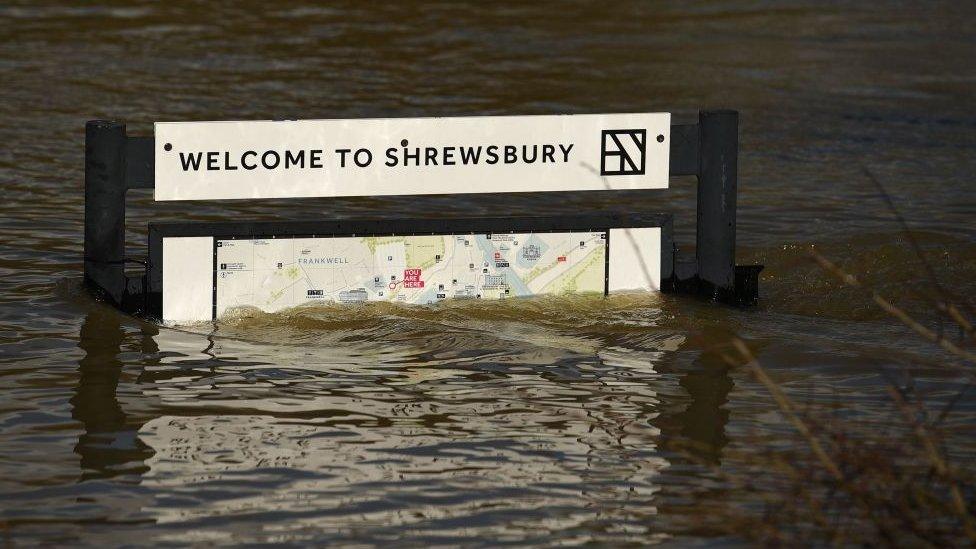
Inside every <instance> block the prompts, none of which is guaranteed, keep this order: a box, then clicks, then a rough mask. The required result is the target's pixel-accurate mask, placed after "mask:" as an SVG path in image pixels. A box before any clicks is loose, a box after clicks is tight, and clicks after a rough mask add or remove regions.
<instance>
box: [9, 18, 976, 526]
mask: <svg viewBox="0 0 976 549" xmlns="http://www.w3.org/2000/svg"><path fill="white" fill-rule="evenodd" d="M974 11H976V10H974V8H973V6H972V5H970V4H967V3H957V2H926V3H913V2H898V1H887V2H881V3H871V4H864V3H859V2H837V3H830V4H825V3H822V2H802V1H790V2H760V3H756V2H723V3H718V2H687V3H683V4H682V5H681V6H675V5H672V4H670V3H647V2H633V3H623V4H613V5H611V4H606V3H595V4H594V3H586V2H570V3H559V4H547V3H493V4H491V5H487V4H483V3H481V4H478V5H472V6H455V5H450V4H442V3H434V2H420V3H409V4H406V5H394V6H390V7H381V6H379V5H374V3H341V4H338V5H336V6H333V7H330V8H322V7H314V6H298V5H289V6H288V7H285V6H278V5H277V4H273V3H272V4H269V3H258V2H251V3H241V4H239V5H237V6H236V7H230V8H227V7H224V8H221V9H217V8H216V7H214V6H213V5H212V4H211V3H202V2H201V3H182V4H180V5H179V6H175V7H172V8H163V7H160V6H158V5H156V4H155V3H148V2H146V3H140V2H135V3H124V4H123V3H117V4H114V3H113V4H85V5H84V6H76V5H68V4H58V3H53V2H23V3H19V2H15V3H13V4H11V3H7V4H5V5H4V6H2V7H0V80H2V82H3V83H2V85H0V186H2V190H3V200H2V201H0V304H2V305H0V379H2V383H0V386H2V392H0V540H9V541H11V542H13V543H20V542H38V541H40V542H48V543H69V542H70V543H85V544H92V545H94V544H112V545H115V544H141V543H147V544H148V543H160V542H171V543H179V544H184V543H194V542H199V543H204V542H220V543H242V542H292V543H295V544H311V543H315V544H322V543H326V542H346V543H364V544H380V543H388V542H390V541H392V540H400V541H401V542H409V543H412V544H418V545H419V544H429V543H464V544H475V545H477V544H483V545H498V544H504V543H512V544H526V543H529V544H531V543H537V544H552V543H557V542H559V543H586V542H599V543H613V544H619V543H623V542H652V541H665V542H666V541H674V540H678V541H683V542H690V541H707V540H713V538H714V536H722V539H724V540H726V541H730V542H735V541H737V540H739V539H741V538H739V537H737V536H736V535H734V534H729V533H728V532H725V531H723V529H722V528H721V526H722V525H721V524H716V521H715V520H712V517H714V516H715V515H714V512H715V510H716V509H722V510H724V511H726V512H728V511H729V510H730V509H731V510H734V509H735V508H736V507H737V506H742V507H743V508H746V507H747V506H746V503H747V502H748V498H747V496H746V495H745V494H743V493H741V492H740V491H737V490H736V489H735V488H734V487H732V486H730V485H727V484H723V482H722V480H721V476H719V475H717V473H716V470H717V471H719V472H724V473H728V474H735V472H736V471H739V470H744V469H742V467H744V466H745V465H744V464H743V463H741V460H740V459H739V458H737V457H736V456H740V455H741V453H742V452H743V451H744V450H749V449H750V448H752V447H753V445H754V444H755V441H756V440H757V439H764V438H766V439H774V440H775V439H776V438H777V437H781V436H783V434H784V433H786V432H788V431H789V429H788V427H787V426H786V425H785V423H784V422H783V420H782V418H781V417H780V416H779V415H778V414H777V413H776V408H775V404H773V402H772V401H771V400H770V399H769V398H768V396H767V394H766V393H765V391H764V390H763V389H762V387H761V386H759V385H758V384H757V383H755V382H754V381H753V380H752V379H750V377H749V376H748V375H747V373H745V372H744V371H741V370H739V369H730V368H729V367H728V365H727V363H726V362H725V361H724V360H723V359H722V356H721V354H722V353H723V352H727V351H728V344H729V341H730V339H731V338H732V337H733V336H734V335H738V336H740V337H743V338H744V339H746V340H747V341H748V342H749V344H750V346H751V347H752V348H753V350H754V352H755V353H756V355H757V356H758V358H759V360H760V361H762V363H763V364H764V365H765V366H766V367H767V368H768V369H769V370H770V372H771V373H772V375H774V376H775V377H776V378H777V379H779V380H781V381H782V382H783V384H784V388H785V389H786V390H787V391H788V393H789V394H790V395H791V396H792V397H793V398H795V399H796V400H797V401H798V402H802V403H805V405H810V406H814V405H818V404H821V403H822V404H823V405H825V406H826V405H839V406H840V407H841V408H842V410H843V413H844V414H845V415H846V417H849V418H853V419H855V420H856V421H862V422H865V423H867V422H871V421H883V420H884V419H885V418H887V417H888V414H889V413H890V408H891V407H890V403H889V400H888V393H887V387H888V383H889V379H890V376H891V373H892V372H895V373H898V375H902V374H904V373H905V372H908V373H910V374H912V375H913V377H914V378H915V384H916V386H917V387H918V389H919V390H920V391H921V392H922V394H924V395H925V398H926V399H927V402H928V404H929V405H931V406H932V407H933V408H934V407H938V406H940V405H943V404H945V402H947V401H948V399H950V398H951V397H952V396H953V395H954V394H955V392H956V391H957V390H958V389H959V387H960V386H961V384H962V383H963V382H962V380H961V379H959V378H958V377H957V375H956V374H954V373H952V371H951V370H946V369H945V368H943V367H942V364H943V362H944V361H945V357H944V356H942V355H940V354H938V353H935V352H933V351H932V350H931V348H930V347H929V346H928V345H926V344H924V343H922V342H919V341H918V340H917V338H915V337H913V336H912V335H911V334H910V333H909V332H908V331H907V330H906V329H905V328H903V327H902V326H901V325H900V324H898V323H897V322H895V321H893V320H891V319H889V318H888V317H886V316H885V315H884V314H883V313H881V312H880V311H878V310H877V309H876V308H875V307H874V306H873V304H872V303H871V302H870V301H869V300H868V299H867V298H865V297H864V296H862V295H861V294H859V293H858V292H856V291H853V290H850V289H845V288H842V287H840V286H839V285H838V284H837V283H836V282H834V281H832V280H830V279H829V278H828V277H827V276H825V275H824V274H823V273H822V272H821V271H820V270H819V268H817V267H816V266H814V265H813V264H812V263H811V262H810V261H809V259H808V258H807V254H806V250H807V249H808V248H810V247H811V246H815V247H816V248H817V249H819V250H820V251H821V252H822V253H824V254H825V255H827V256H828V257H831V258H832V259H834V260H835V261H837V262H838V263H840V264H842V265H843V266H844V267H845V268H847V269H849V270H850V271H852V272H854V273H856V274H857V275H858V276H861V277H863V278H864V279H865V280H867V281H868V282H870V283H871V284H873V285H875V286H876V287H877V288H878V289H879V290H880V291H882V292H884V293H885V294H886V295H890V296H891V297H893V298H895V299H897V300H898V302H899V303H901V304H903V305H904V306H906V307H907V308H908V310H910V311H911V312H912V313H913V314H916V315H918V316H919V317H920V318H922V319H923V320H924V321H925V322H927V323H928V324H929V325H932V326H938V324H939V320H938V315H937V314H935V313H933V312H931V307H930V304H929V301H928V299H927V297H926V296H927V295H931V293H932V291H931V290H932V287H933V283H932V282H931V280H930V279H929V278H928V277H927V275H926V274H925V273H924V270H923V269H922V267H921V263H920V262H919V260H918V258H917V256H916V254H915V253H914V252H913V250H912V249H911V247H910V246H908V244H907V243H906V241H905V240H904V238H903V235H902V231H901V228H900V227H899V225H898V224H897V223H896V222H895V221H894V219H893V217H892V214H891V212H890V210H889V209H888V208H887V206H886V204H885V203H884V201H883V200H882V199H881V198H880V197H879V196H878V193H877V189H876V188H875V186H874V185H873V184H872V183H871V182H870V181H869V180H868V179H867V178H866V177H865V174H864V170H865V169H868V170H870V171H871V172H872V173H874V174H875V175H876V176H877V177H878V178H879V180H881V181H882V182H883V183H884V184H885V186H886V187H887V190H888V191H889V193H890V194H891V195H892V197H893V199H894V201H895V203H896V205H897V206H898V208H899V209H900V210H901V212H902V214H903V215H904V216H905V218H906V219H907V220H908V222H909V224H910V225H911V226H912V227H913V228H914V229H915V230H916V231H917V232H916V238H917V239H918V241H919V243H920V246H921V247H922V249H923V250H924V253H925V255H926V257H927V258H928V259H929V261H930V262H931V264H932V267H933V269H934V271H935V272H936V274H937V276H938V277H939V279H940V280H941V283H942V284H943V285H945V286H946V287H948V288H951V289H952V290H953V291H954V292H956V293H957V294H958V295H960V296H964V297H971V296H972V295H974V290H976V283H974V275H976V243H974V237H976V223H973V220H974V219H976V192H974V182H973V174H974V173H976V169H974V168H976V154H974V152H976V115H974V112H976V110H974V94H973V91H974V81H976V62H974V59H976V58H974V57H973V55H972V52H973V51H974V49H976V32H974V30H973V27H972V25H971V24H970V22H971V21H972V20H973V17H974V16H976V13H974ZM701 107H730V108H735V109H738V110H739V111H740V112H741V117H742V119H741V148H742V153H741V159H740V181H741V182H740V187H741V190H740V195H739V262H740V263H752V262H755V263H764V264H765V265H766V266H767V268H766V271H764V273H763V277H762V283H761V287H762V303H761V304H760V306H759V307H757V308H755V309H750V310H734V309H730V308H726V307H716V306H711V305H707V304H703V303H699V302H697V301H694V300H689V299H684V298H676V297H672V296H620V297H613V298H611V299H602V298H549V299H538V300H526V301H522V302H516V301H508V302H505V303H478V304H472V303H457V304H446V305H441V306H438V307H433V308H426V307H414V308H403V307H385V306H378V305H377V306H369V307H357V308H322V309H310V310H300V311H293V312H288V313H282V314H278V315H243V316H238V317H235V318H227V319H224V320H221V321H219V322H217V323H215V324H213V325H210V324H208V325H203V326H194V327H191V328H187V329H172V328H166V327H160V326H157V325H154V324H151V323H146V322H143V321H140V320H137V319H133V318H131V317H127V316H125V315H122V314H120V313H118V312H116V311H115V310H113V309H111V308H109V307H106V306H105V305H103V304H100V303H98V302H96V301H94V300H92V299H91V298H90V297H89V296H88V295H87V294H86V293H85V292H84V291H83V289H82V287H81V242H82V238H81V237H82V221H83V187H82V185H83V165H84V163H83V153H84V146H83V135H84V122H85V121H86V120H88V119H94V118H116V119H123V120H125V121H126V122H127V123H128V125H129V130H130V133H132V134H140V133H142V134H148V133H149V132H150V131H151V128H152V122H153V121H156V120H209V119H269V118H270V119H284V118H326V117H364V116H434V115H467V114H546V113H575V112H626V111H670V112H673V113H674V117H675V119H676V121H677V122H691V121H694V120H695V116H696V112H697V110H698V109H699V108H701ZM672 183H673V187H674V192H673V193H671V194H669V195H668V196H667V197H666V198H662V197H661V196H660V195H658V194H655V195H654V196H653V197H648V196H645V195H642V193H625V194H624V195H623V196H621V195H619V194H618V195H606V194H603V193H596V194H587V195H578V196H568V197H567V196H565V195H560V198H559V199H558V200H551V199H549V198H548V197H543V196H539V195H528V196H524V195H523V196H488V197H486V196H484V195H478V196H475V197H463V196H461V197H425V198H412V199H409V200H407V199H402V198H395V197H384V198H363V199H343V200H323V201H313V202H309V201H302V202H301V204H295V203H290V202H287V201H280V202H263V203H243V202H228V203H216V204H213V203H211V204H195V205H193V206H192V207H186V206H185V205H182V204H181V205H179V206H172V205H166V206H155V205H153V203H152V201H151V196H150V195H148V194H146V193H144V192H133V193H131V196H130V199H129V231H130V233H131V234H130V239H131V242H132V253H133V255H138V254H141V253H143V252H144V243H145V230H146V223H147V221H148V220H149V219H170V220H174V219H178V220H191V221H193V220H197V221H202V220H215V219H222V218H226V216H228V215H232V216H238V217H242V218H259V219H269V218H271V217H273V216H274V215H275V212H281V211H282V208H284V210H283V211H285V212H287V214H286V215H289V216H292V217H298V216H303V217H314V216H328V217H335V216H339V217H355V216H364V215H368V216H370V217H383V216H397V215H410V216H450V215H458V214H462V213H476V214H481V215H491V214H496V215H497V214H498V212H506V213H507V212H512V213H514V214H531V213H536V212H540V213H550V214H557V215H558V214H560V213H575V212H577V211H579V210H581V209H598V210H632V211H634V210H636V211H654V212H656V211H673V212H674V213H675V216H676V223H677V226H676V231H677V237H678V239H679V242H684V243H688V244H690V243H693V230H694V226H693V219H694V204H693V196H694V183H693V181H688V180H686V179H675V180H674V181H673V182H672ZM973 413H974V410H973V403H972V402H971V400H969V399H964V400H963V402H962V403H961V404H960V405H958V407H957V409H956V412H955V414H954V416H953V418H954V421H955V422H956V423H955V425H956V426H957V427H958V428H959V429H961V430H966V429H969V430H970V432H971V429H972V427H973V426H974V425H976V416H974V415H973ZM963 432H965V431H963ZM969 440H970V438H967V437H966V436H961V437H956V438H955V439H953V440H952V441H951V443H950V451H951V452H952V453H953V455H954V456H956V457H957V458H958V459H960V460H963V459H971V458H972V457H973V456H974V455H976V451H974V450H976V449H974V448H973V447H972V446H973V445H972V444H971V443H970V442H969ZM674 441H683V442H690V443H693V444H690V445H689V446H688V447H691V448H694V450H693V451H692V452H678V451H675V450H673V449H671V448H672V446H671V445H670V444H671V443H672V442H674ZM713 541H714V540H713Z"/></svg>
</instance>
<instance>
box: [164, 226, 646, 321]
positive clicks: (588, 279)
mask: <svg viewBox="0 0 976 549" xmlns="http://www.w3.org/2000/svg"><path fill="white" fill-rule="evenodd" d="M660 284H661V229H660V228H657V227H645V228H619V229H609V230H602V231H566V232H533V233H491V234H484V233H481V234H447V235H427V234H425V235H404V236H396V235H393V236H362V237H294V238H293V237H288V236H283V237H278V238H270V239H269V238H261V239H251V238H240V239H221V238H214V237H189V238H188V237H169V238H164V239H163V311H162V313H163V319H164V320H165V321H167V322H174V323H186V322H196V321H207V320H211V319H213V318H216V317H219V316H221V315H223V314H224V313H225V312H226V311H228V310H230V309H233V308H235V307H256V308H258V309H261V310H263V311H266V312H275V311H280V310H283V309H287V308H290V307H295V306H299V305H306V304H311V303H316V302H318V303H352V302H362V301H392V302H399V303H411V304H431V303H436V302H438V301H441V300H444V299H459V298H460V299H465V298H466V299H504V298H508V297H520V296H534V295H545V294H567V293H598V294H603V293H605V292H616V291H624V290H658V289H659V288H660Z"/></svg>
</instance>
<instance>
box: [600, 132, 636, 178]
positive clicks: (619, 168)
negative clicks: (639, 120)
mask: <svg viewBox="0 0 976 549" xmlns="http://www.w3.org/2000/svg"><path fill="white" fill-rule="evenodd" d="M646 151H647V130H603V154H602V155H601V157H600V175H644V153H645V152H646Z"/></svg>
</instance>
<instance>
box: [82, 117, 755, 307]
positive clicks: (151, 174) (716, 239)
mask: <svg viewBox="0 0 976 549" xmlns="http://www.w3.org/2000/svg"><path fill="white" fill-rule="evenodd" d="M738 127H739V114H738V112H736V111H732V110H711V111H700V112H699V113H698V121H697V122H696V123H691V124H673V123H672V124H671V126H670V134H669V142H668V145H669V153H668V157H669V159H668V172H669V173H668V175H669V177H674V176H694V177H695V178H696V180H697V189H696V206H697V208H696V211H697V215H696V217H695V227H696V231H695V251H694V253H693V254H684V253H681V252H680V250H679V249H678V248H677V247H674V249H673V253H674V257H673V261H672V262H671V264H672V265H673V270H672V271H671V276H670V277H668V278H665V276H664V272H663V269H664V268H665V266H664V264H662V280H661V291H662V292H665V293H678V294H685V295H692V296H697V297H700V298H703V299H707V300H710V301H715V302H722V303H727V304H731V305H735V306H750V305H754V304H755V303H756V302H757V301H758V298H759V272H760V271H761V270H762V268H763V267H762V265H736V262H735V250H736V202H737V194H738V174H737V171H738V149H739V137H738ZM647 138H648V139H650V135H648V136H647ZM621 161H622V160H621ZM155 162H156V140H155V138H154V137H153V136H130V135H127V133H126V126H125V124H124V123H123V122H120V121H115V120H91V121H89V122H87V123H86V125H85V228H84V247H83V254H84V255H83V262H84V285H85V286H86V287H87V288H88V289H89V290H90V291H91V292H92V293H93V294H94V295H95V296H96V297H98V298H101V299H104V300H105V301H107V302H109V303H110V304H112V305H114V306H116V307H118V308H120V309H122V310H123V311H125V312H127V313H131V314H137V315H144V316H149V317H152V314H151V311H153V310H154V308H153V304H152V301H153V298H151V296H152V295H153V290H154V289H155V288H154V285H153V281H152V280H151V279H152V278H153V277H152V276H151V272H152V271H154V270H155V269H156V268H157V267H159V265H158V263H157V262H158V261H160V258H158V257H152V254H150V257H146V258H145V259H138V258H136V257H131V256H129V255H128V254H127V252H126V230H125V225H126V223H125V202H126V194H127V193H128V191H130V190H141V189H150V190H151V189H153V188H154V187H155V183H156V182H155ZM620 165H621V166H623V164H622V163H621V164H620ZM628 167H636V166H630V165H628ZM671 186H672V184H671V183H669V188H670V187H671ZM667 190H668V189H651V190H646V191H641V192H647V193H651V194H660V193H662V192H666V191H667ZM583 192H587V191H583ZM603 192H614V191H612V190H611V191H603ZM647 215H655V214H647ZM461 219H462V220H463V221H459V222H463V223H471V222H475V218H466V219H465V218H461ZM506 221H507V220H506ZM336 222H339V221H336ZM389 222H390V220H384V221H382V222H381V223H389ZM427 222H430V223H440V222H443V220H429V221H427ZM341 223H349V221H341ZM203 225H206V224H203ZM243 225H253V224H250V223H245V224H243ZM516 229H517V228H516ZM158 230H160V229H157V231H158ZM502 230H503V231H507V230H511V229H509V228H507V227H506V228H503V229H502ZM308 232H310V233H313V232H315V231H308ZM462 232H467V231H462ZM664 263H665V264H667V262H664ZM137 265H141V267H142V269H141V270H142V273H141V274H139V273H137V272H133V271H135V270H136V266H137ZM127 266H131V267H129V268H127ZM156 310H158V309H156ZM157 318H158V317H157Z"/></svg>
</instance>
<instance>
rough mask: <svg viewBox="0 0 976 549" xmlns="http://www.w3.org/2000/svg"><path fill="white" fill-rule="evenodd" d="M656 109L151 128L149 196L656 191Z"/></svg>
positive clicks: (659, 144)
mask: <svg viewBox="0 0 976 549" xmlns="http://www.w3.org/2000/svg"><path fill="white" fill-rule="evenodd" d="M670 124H671V117H670V114H668V113H631V114H583V115H555V116H485V117H464V118H384V119H356V120H292V121H257V122H158V123H156V125H155V145H154V146H155V199H156V200H207V199H248V198H250V199H254V198H293V197H333V196H376V195H420V194H452V193H501V192H533V191H589V190H607V189H612V190H621V189H660V188H667V186H668V171H669V167H668V159H669V154H668V153H669V148H670V127H671V126H670Z"/></svg>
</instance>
